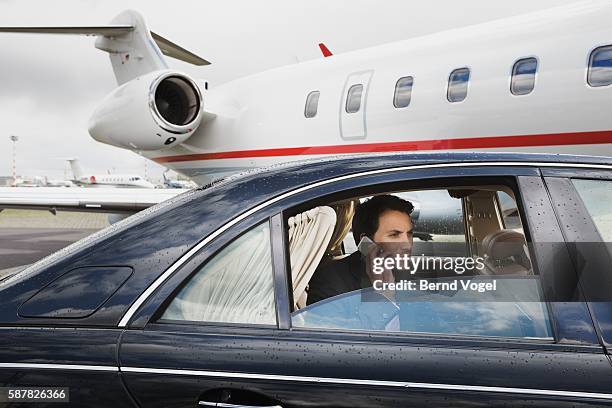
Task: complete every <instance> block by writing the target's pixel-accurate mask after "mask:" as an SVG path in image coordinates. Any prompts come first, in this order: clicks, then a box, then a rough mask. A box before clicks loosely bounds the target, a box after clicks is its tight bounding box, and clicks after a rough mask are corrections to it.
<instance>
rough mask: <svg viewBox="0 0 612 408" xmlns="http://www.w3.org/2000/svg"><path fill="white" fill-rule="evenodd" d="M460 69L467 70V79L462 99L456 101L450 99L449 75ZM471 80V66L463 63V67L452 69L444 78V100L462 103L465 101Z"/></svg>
mask: <svg viewBox="0 0 612 408" xmlns="http://www.w3.org/2000/svg"><path fill="white" fill-rule="evenodd" d="M461 70H467V71H468V80H467V85H466V90H465V96H464V97H463V99H461V100H458V101H453V100H451V99H450V92H451V77H452V76H453V74H454V73H455V72H457V71H461ZM471 82H472V67H470V66H469V65H465V66H463V67H460V68H455V69H453V70H452V71H451V72H450V74H448V77H447V79H446V101H447V102H448V103H453V104H454V103H462V102H465V101H466V100H467V97H468V95H469V94H470V84H471Z"/></svg>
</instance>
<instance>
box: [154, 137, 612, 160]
mask: <svg viewBox="0 0 612 408" xmlns="http://www.w3.org/2000/svg"><path fill="white" fill-rule="evenodd" d="M604 143H612V131H610V130H603V131H595V132H574V133H549V134H540V135H518V136H490V137H470V138H459V139H435V140H414V141H410V142H383V143H357V144H341V145H329V146H310V147H281V148H273V149H255V150H234V151H228V152H215V153H200V154H184V155H176V156H163V157H156V158H153V159H152V160H154V161H156V162H157V163H172V162H184V161H197V160H218V159H246V158H255V157H277V156H305V155H319V154H345V153H371V152H401V151H415V150H457V149H495V148H504V147H533V146H559V145H582V144H604Z"/></svg>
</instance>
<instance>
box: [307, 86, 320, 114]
mask: <svg viewBox="0 0 612 408" xmlns="http://www.w3.org/2000/svg"><path fill="white" fill-rule="evenodd" d="M314 95H317V102H316V104H315V109H314V114H312V115H309V111H308V106H309V102H310V100H311V98H313V97H314ZM320 97H321V91H319V90H314V91H310V92H308V95H306V102H305V103H304V117H305V118H306V119H312V118H314V117H316V116H317V114H318V113H319V98H320Z"/></svg>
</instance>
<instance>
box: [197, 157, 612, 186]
mask: <svg viewBox="0 0 612 408" xmlns="http://www.w3.org/2000/svg"><path fill="white" fill-rule="evenodd" d="M462 162H464V163H478V162H483V163H485V162H488V163H490V162H518V163H531V164H534V165H536V164H535V163H555V164H557V165H559V166H560V167H564V165H566V166H568V167H569V166H570V165H572V164H586V165H588V164H595V165H612V158H610V157H605V156H588V155H570V154H550V153H507V152H506V153H503V152H447V153H440V152H432V153H428V152H410V153H406V152H399V153H397V152H395V153H386V152H385V153H360V154H353V155H334V156H325V157H318V158H309V159H304V160H292V161H287V162H281V163H277V164H273V165H270V166H265V167H258V168H253V169H249V170H246V171H244V172H240V173H236V174H234V175H232V176H229V177H225V178H223V179H220V180H216V181H213V182H211V183H210V184H208V185H206V186H204V187H203V188H208V187H211V186H215V185H228V184H230V183H233V182H236V181H237V180H241V179H253V180H254V179H264V178H268V177H270V176H271V175H279V174H281V173H287V172H296V173H297V172H305V173H307V174H311V175H312V177H311V181H316V180H317V175H318V172H316V171H313V170H315V169H321V170H323V171H325V170H329V171H332V170H333V173H335V174H336V175H337V176H341V175H345V174H352V173H357V172H365V171H371V170H377V169H383V168H393V167H404V166H418V165H426V164H444V163H449V164H450V163H462Z"/></svg>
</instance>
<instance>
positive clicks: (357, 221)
mask: <svg viewBox="0 0 612 408" xmlns="http://www.w3.org/2000/svg"><path fill="white" fill-rule="evenodd" d="M413 209H414V206H413V205H412V203H411V202H410V201H406V200H402V199H401V198H399V197H396V196H394V195H390V194H382V195H377V196H374V197H372V198H370V199H369V200H367V201H364V202H363V203H361V204H359V205H358V206H357V208H356V209H355V215H354V216H353V238H355V243H356V244H359V240H360V239H361V234H365V235H366V236H367V237H369V238H370V239H374V234H375V233H376V231H378V220H379V218H380V216H381V214H382V213H384V212H385V211H389V210H392V211H400V212H403V213H404V214H406V215H410V214H411V213H412V210H413Z"/></svg>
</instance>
